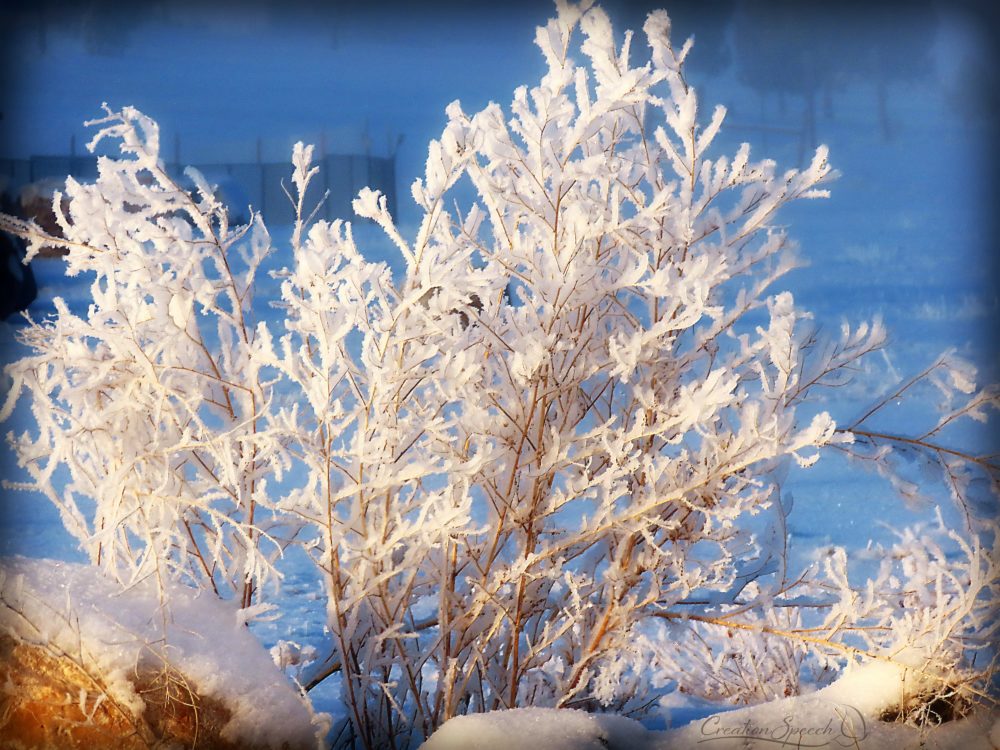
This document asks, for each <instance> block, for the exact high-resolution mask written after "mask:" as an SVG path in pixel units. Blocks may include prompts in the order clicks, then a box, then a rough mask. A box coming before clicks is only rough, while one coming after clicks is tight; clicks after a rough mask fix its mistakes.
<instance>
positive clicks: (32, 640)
mask: <svg viewBox="0 0 1000 750" xmlns="http://www.w3.org/2000/svg"><path fill="white" fill-rule="evenodd" d="M165 585H166V592H165V596H164V597H163V598H162V599H161V597H160V595H159V592H158V590H157V587H156V585H155V583H154V582H153V581H145V582H143V583H141V584H137V585H134V586H132V587H131V588H129V589H127V590H124V591H123V590H122V589H121V587H120V586H119V585H118V584H116V583H114V582H112V581H110V580H108V579H106V578H104V577H103V576H102V575H101V574H100V572H99V571H98V570H97V569H96V568H94V567H92V566H89V565H79V564H73V563H66V562H61V561H56V560H42V559H29V558H25V557H9V558H2V559H0V635H8V636H12V637H13V638H14V639H15V640H16V641H18V642H21V643H25V644H30V645H33V646H41V647H44V648H45V649H46V650H47V651H49V652H51V653H54V654H61V655H66V656H68V657H69V658H70V659H72V660H73V661H74V662H75V663H77V664H79V665H80V666H82V667H84V668H85V669H86V671H87V672H89V673H90V674H96V675H100V678H101V682H103V684H104V687H105V688H106V690H107V692H108V694H109V696H110V697H111V698H112V699H114V700H115V701H117V702H118V703H119V704H121V705H123V706H125V707H127V708H128V709H130V710H131V711H132V712H133V713H134V715H135V716H141V715H142V714H143V712H144V710H145V708H146V707H145V705H144V703H143V700H142V697H141V696H140V695H138V694H137V692H136V690H135V689H134V686H133V684H132V681H131V679H130V678H131V677H133V676H134V675H135V674H136V673H137V671H139V670H141V669H146V668H149V667H150V666H152V667H153V668H155V667H156V666H157V665H160V666H163V667H169V668H170V669H172V670H175V671H176V672H177V673H179V674H180V675H183V678H184V679H185V680H186V682H187V684H188V685H189V686H190V687H191V689H192V690H193V691H194V692H195V693H196V694H197V695H199V696H202V697H203V698H208V699H212V700H214V701H218V702H219V703H221V704H222V705H224V706H225V708H226V709H228V711H229V713H230V717H229V721H228V722H227V723H226V724H225V726H224V727H223V728H222V730H221V736H222V737H223V738H224V739H225V740H227V741H229V742H233V743H236V744H239V743H252V744H253V746H254V747H275V748H279V747H293V748H296V747H314V746H315V745H316V742H317V740H316V737H317V731H323V730H325V726H323V724H324V719H325V717H323V716H321V717H314V715H313V714H312V712H311V710H310V708H309V707H308V704H307V703H306V702H305V701H304V699H303V698H302V697H301V696H300V695H299V692H298V690H297V689H296V688H295V687H294V686H293V685H292V684H291V683H290V682H289V681H288V679H287V678H286V677H285V675H284V674H282V673H281V672H280V671H279V670H278V669H277V667H276V666H275V664H274V662H273V661H272V660H271V658H270V656H269V655H268V653H267V651H265V650H264V648H263V647H262V646H261V645H260V644H259V643H258V642H257V640H256V639H255V638H254V637H253V635H252V634H251V633H250V631H249V630H248V629H247V628H246V627H245V626H244V624H243V620H244V619H245V618H242V617H240V615H241V614H243V613H241V612H240V611H239V610H238V609H237V608H236V606H235V604H234V603H232V602H223V601H220V600H219V599H217V598H215V597H213V596H212V595H211V594H210V593H208V592H198V591H195V590H193V589H189V588H187V587H184V586H181V585H178V584H170V583H168V584H165ZM164 601H169V608H167V607H165V606H164V604H163V602H164Z"/></svg>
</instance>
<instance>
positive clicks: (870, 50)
mask: <svg viewBox="0 0 1000 750" xmlns="http://www.w3.org/2000/svg"><path fill="white" fill-rule="evenodd" d="M934 19H935V15H934V13H933V6H932V5H931V3H930V2H923V1H921V2H916V3H909V4H907V6H906V9H905V12H900V7H899V6H885V5H875V6H873V7H869V6H867V5H864V4H861V3H858V4H856V5H855V6H854V7H853V10H851V11H847V10H845V8H844V6H843V4H841V5H838V6H837V7H836V8H833V7H832V6H831V7H826V6H821V5H819V4H803V3H801V2H795V0H741V2H740V3H739V4H738V6H737V10H736V13H735V19H734V23H733V28H734V30H735V32H734V43H735V48H736V66H737V70H738V71H739V77H740V79H741V80H742V81H744V82H745V83H746V84H747V85H749V86H751V87H753V88H755V89H757V90H759V91H760V92H761V94H762V95H764V94H769V93H776V94H778V96H779V97H781V98H782V101H783V98H784V97H786V96H794V97H801V98H802V99H803V101H804V104H805V110H804V113H803V127H804V129H805V137H806V142H807V143H808V144H809V145H810V148H812V147H815V144H816V142H817V140H816V108H817V99H820V100H821V101H822V103H823V107H824V110H825V113H826V114H827V115H828V116H832V115H833V94H834V92H835V91H838V90H841V89H843V88H845V87H847V86H850V85H852V84H856V83H871V82H874V84H875V87H876V102H877V106H878V117H879V123H880V126H881V128H882V133H883V136H884V137H885V138H887V139H888V138H889V137H890V136H891V134H892V129H891V122H890V117H889V110H888V90H889V86H890V84H891V83H893V82H899V81H906V80H913V79H914V78H919V77H921V76H926V75H929V74H930V73H931V71H932V67H931V57H930V51H931V45H932V42H933V34H934ZM782 106H783V105H782Z"/></svg>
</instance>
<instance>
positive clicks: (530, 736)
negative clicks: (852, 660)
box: [422, 661, 1000, 750]
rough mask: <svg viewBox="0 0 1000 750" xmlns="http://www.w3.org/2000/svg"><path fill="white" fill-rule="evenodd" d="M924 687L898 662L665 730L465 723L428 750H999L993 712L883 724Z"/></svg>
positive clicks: (514, 713)
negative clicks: (937, 721) (924, 723)
mask: <svg viewBox="0 0 1000 750" xmlns="http://www.w3.org/2000/svg"><path fill="white" fill-rule="evenodd" d="M923 682H924V680H923V679H920V678H919V677H915V676H914V672H913V670H912V669H906V668H905V667H904V666H903V665H901V664H900V665H898V664H890V663H887V662H882V661H876V662H871V663H869V664H866V665H864V666H860V667H855V668H854V669H852V670H849V671H848V672H846V673H845V674H844V675H843V676H842V677H841V678H840V679H839V680H837V681H836V682H834V683H833V684H832V685H830V686H828V687H826V688H824V689H822V690H818V691H816V692H815V693H812V694H808V695H801V696H795V697H791V698H784V699H781V700H775V701H770V702H767V703H762V704H759V705H755V706H749V707H746V708H741V709H736V710H730V711H725V712H722V713H716V714H712V715H710V716H707V717H704V718H701V719H697V720H695V721H692V722H691V723H689V724H687V725H685V726H683V727H679V728H676V729H672V730H667V731H662V732H656V731H651V730H648V729H646V728H644V727H643V726H642V725H641V724H639V723H638V722H636V721H633V720H631V719H626V718H624V717H621V716H615V715H611V714H588V713H585V712H583V711H571V710H561V709H555V708H519V709H514V710H510V711H496V712H492V713H487V714H476V715H470V716H458V717H455V718H454V719H451V720H450V721H448V722H446V723H445V724H444V725H443V726H442V727H441V728H440V729H439V730H438V731H437V732H435V733H434V735H432V736H431V738H430V739H429V740H428V741H427V742H426V743H424V745H423V746H422V750H542V749H543V748H544V750H591V748H593V750H672V749H673V748H687V747H706V748H712V750H765V748H774V747H794V748H805V747H814V748H836V747H851V748H859V749H860V750H864V749H866V748H867V749H869V750H882V749H883V748H890V747H891V748H893V750H918V748H921V749H922V748H934V749H935V750H998V749H1000V718H998V715H997V713H996V712H995V711H986V710H979V711H977V712H974V713H973V714H972V715H970V716H969V717H966V718H963V719H959V720H957V721H949V722H946V723H944V724H941V725H939V726H935V727H925V728H918V727H914V726H910V725H907V724H902V723H890V722H884V721H880V720H879V719H878V717H879V715H880V714H882V712H883V711H885V710H886V709H888V708H891V707H892V706H893V705H898V703H899V698H900V695H901V693H902V692H904V691H912V690H919V689H920V688H921V687H922V686H923Z"/></svg>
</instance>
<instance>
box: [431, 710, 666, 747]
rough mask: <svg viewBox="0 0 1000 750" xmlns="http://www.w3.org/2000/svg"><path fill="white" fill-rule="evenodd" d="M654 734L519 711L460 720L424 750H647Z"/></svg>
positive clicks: (582, 717)
mask: <svg viewBox="0 0 1000 750" xmlns="http://www.w3.org/2000/svg"><path fill="white" fill-rule="evenodd" d="M655 734H657V733H656V732H650V731H649V730H647V729H646V728H645V727H643V726H642V724H640V723H639V722H637V721H633V720H632V719H626V718H625V717H624V716H616V715H614V714H589V713H587V712H585V711H578V710H575V709H555V708H515V709H511V710H510V711H493V712H490V713H485V714H470V715H468V716H456V717H455V718H453V719H451V720H450V721H448V722H446V723H445V724H444V725H443V726H442V727H441V728H440V729H439V730H438V731H437V732H435V733H434V735H433V736H432V737H431V738H430V739H429V740H428V741H427V742H425V743H424V744H423V745H421V748H422V750H494V749H496V750H516V748H531V749H532V750H542V749H543V748H544V750H642V748H646V747H652V745H650V744H649V743H650V739H651V737H652V736H653V735H655Z"/></svg>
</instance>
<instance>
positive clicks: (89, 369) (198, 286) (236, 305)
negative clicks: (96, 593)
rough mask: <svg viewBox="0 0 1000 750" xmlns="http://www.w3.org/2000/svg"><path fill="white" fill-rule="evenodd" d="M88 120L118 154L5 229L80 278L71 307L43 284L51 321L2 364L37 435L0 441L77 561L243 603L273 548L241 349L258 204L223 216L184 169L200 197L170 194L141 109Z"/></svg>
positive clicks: (265, 441)
mask: <svg viewBox="0 0 1000 750" xmlns="http://www.w3.org/2000/svg"><path fill="white" fill-rule="evenodd" d="M89 124H90V125H94V126H99V130H98V132H97V134H96V135H95V136H94V138H93V140H92V141H91V142H90V144H89V147H90V148H91V149H94V148H95V147H96V146H97V144H98V143H99V142H101V141H102V140H104V139H116V140H117V141H119V143H120V149H121V152H122V154H123V158H120V159H112V158H109V157H107V156H102V157H100V158H99V159H98V172H99V174H98V177H97V180H96V181H95V182H94V183H93V184H81V183H79V182H77V181H76V180H74V179H73V178H72V177H69V178H67V179H66V188H65V194H64V195H62V194H60V193H58V192H57V193H56V196H55V199H54V200H53V211H54V212H55V216H56V219H57V221H58V223H59V227H60V229H61V230H62V237H61V238H56V237H49V238H46V236H45V234H44V232H43V231H41V228H40V227H38V226H37V225H36V224H34V223H33V222H20V221H18V220H16V219H14V218H13V217H4V225H3V226H4V228H6V229H8V230H11V231H14V232H17V233H20V234H21V235H22V236H24V237H25V238H26V239H27V240H28V257H29V258H30V257H32V256H33V255H34V254H35V253H36V252H37V251H38V250H39V249H40V248H42V247H44V246H45V245H46V244H51V245H55V246H59V247H62V248H65V249H66V250H67V253H68V254H67V255H66V273H67V275H70V276H74V275H77V274H80V273H87V274H90V275H91V277H92V282H91V285H90V291H91V297H92V302H91V304H90V306H89V308H88V310H87V314H86V315H85V316H79V315H76V314H74V313H73V312H72V311H71V310H70V309H69V307H68V305H67V304H66V303H65V302H64V301H63V300H62V299H60V298H58V297H57V298H56V299H55V307H56V315H55V317H54V318H51V319H49V320H46V321H42V322H40V323H33V324H32V325H30V326H29V327H28V328H27V329H26V330H25V331H24V333H23V334H22V335H21V337H22V340H23V342H24V343H26V344H27V345H28V346H29V347H30V348H31V349H32V350H33V352H34V353H33V354H32V355H31V356H28V357H25V358H24V359H22V360H20V361H18V362H16V363H14V364H13V365H11V366H10V367H9V368H8V372H9V373H10V375H12V377H13V388H12V389H11V392H10V394H9V396H8V398H7V401H6V404H5V408H4V410H3V412H2V413H0V417H5V416H6V415H8V414H9V413H10V411H11V409H12V408H13V406H14V402H15V399H16V398H17V397H18V394H19V393H20V392H21V391H22V390H26V391H27V392H28V393H30V395H31V408H32V412H33V415H34V418H35V423H36V424H37V427H38V432H37V433H36V434H34V435H30V434H24V435H21V436H11V438H10V440H11V441H12V443H13V445H14V447H15V449H16V450H17V453H18V456H19V462H20V464H21V466H22V467H24V468H25V469H26V470H27V471H28V473H29V475H30V476H31V479H32V480H33V481H32V483H31V487H32V488H34V489H38V490H40V491H42V492H44V493H45V495H46V496H47V497H48V498H49V499H50V500H51V501H52V502H53V503H55V505H56V506H57V507H58V508H59V511H60V514H61V517H62V521H63V524H64V525H65V527H66V529H67V530H68V531H69V532H70V533H71V534H72V535H73V536H74V537H75V538H76V540H77V541H78V542H79V544H80V546H81V548H82V549H83V550H84V551H85V552H86V553H87V555H88V557H89V558H90V560H91V561H92V562H93V563H95V564H97V565H100V566H101V567H103V568H104V569H106V570H107V571H109V572H111V573H112V574H114V575H115V576H117V577H119V578H120V579H121V581H122V583H124V584H129V583H132V582H134V581H137V580H140V579H143V578H146V577H148V576H151V575H152V576H157V577H159V578H163V579H168V578H176V577H180V578H184V579H187V580H188V581H190V582H192V583H194V584H195V585H198V586H204V587H208V588H213V589H215V590H217V591H218V590H219V589H220V588H230V589H233V590H236V591H238V592H239V594H240V596H241V597H242V598H243V601H244V603H245V604H246V605H249V604H250V602H251V600H252V592H253V589H254V587H255V586H256V585H257V583H258V581H259V580H261V579H262V578H265V577H266V576H267V575H268V573H269V572H270V570H271V561H272V558H273V556H274V553H275V552H277V551H278V550H279V545H280V543H279V542H278V541H277V540H276V539H275V538H273V537H272V536H271V535H270V532H271V526H272V524H273V518H272V517H271V516H270V515H269V514H267V513H266V512H265V511H266V507H267V506H268V505H270V502H269V496H268V492H267V487H266V478H267V476H269V475H270V474H272V473H273V472H274V468H273V467H272V466H271V462H273V448H272V447H271V446H270V442H269V441H270V440H271V439H270V437H269V435H268V434H267V433H266V432H264V431H263V430H262V427H263V422H262V421H261V420H262V419H263V417H264V414H265V409H266V403H267V402H268V400H269V399H270V391H269V385H268V384H267V383H265V382H263V381H262V380H261V377H260V374H259V369H260V366H259V364H258V361H257V359H256V358H254V357H253V356H252V344H253V341H254V335H255V334H254V322H253V315H254V313H253V308H252V303H253V290H254V276H255V274H256V272H257V268H258V266H259V264H260V262H261V259H262V258H263V256H264V254H265V253H266V252H267V251H268V250H269V249H270V238H269V237H268V234H267V231H266V230H265V228H264V225H263V223H262V222H261V221H260V220H259V217H254V219H253V221H252V222H251V223H250V224H248V225H245V226H241V227H236V228H232V227H230V226H229V223H228V218H227V216H228V215H227V212H226V209H225V208H224V207H223V206H221V205H220V204H219V203H217V202H216V201H215V199H214V197H213V193H212V190H211V188H210V187H209V186H208V185H207V184H205V183H204V181H203V180H201V179H200V176H199V175H198V174H197V173H196V172H194V171H193V170H191V172H190V175H191V177H192V178H193V179H194V180H195V181H196V183H197V184H198V192H197V193H196V194H190V193H188V192H186V191H184V190H183V189H181V188H180V187H179V186H178V184H177V183H176V182H175V181H174V179H173V178H172V177H171V176H170V175H168V174H167V173H166V171H165V169H164V166H163V162H162V160H161V159H160V158H159V129H158V127H157V125H156V123H154V122H153V121H152V120H150V119H149V118H147V117H145V116H144V115H142V114H141V113H139V112H137V111H136V110H134V109H131V108H126V109H124V110H122V111H121V112H111V111H110V110H107V116H106V117H105V118H103V119H101V120H95V121H93V122H91V123H89ZM64 203H67V204H68V212H64V210H63V204H64ZM57 470H61V471H57ZM67 473H68V479H67V478H66V474H67Z"/></svg>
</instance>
